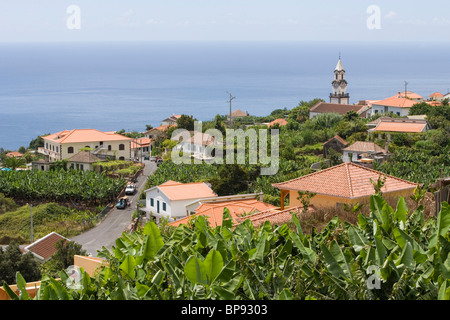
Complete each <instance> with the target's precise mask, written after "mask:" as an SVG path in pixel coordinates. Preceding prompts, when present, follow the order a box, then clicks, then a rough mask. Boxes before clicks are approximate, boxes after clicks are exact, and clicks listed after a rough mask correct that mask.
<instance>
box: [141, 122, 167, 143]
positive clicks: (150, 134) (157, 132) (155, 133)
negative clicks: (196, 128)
mask: <svg viewBox="0 0 450 320" xmlns="http://www.w3.org/2000/svg"><path fill="white" fill-rule="evenodd" d="M170 127H174V125H173V124H170V125H169V124H167V125H163V126H159V127H155V128H151V129H150V130H147V131H146V132H144V137H145V138H149V139H153V140H154V139H156V138H158V137H159V136H161V135H162V134H163V133H164V132H165V131H167V129H169V128H170Z"/></svg>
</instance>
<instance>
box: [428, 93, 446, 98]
mask: <svg viewBox="0 0 450 320" xmlns="http://www.w3.org/2000/svg"><path fill="white" fill-rule="evenodd" d="M428 97H429V98H443V97H444V95H443V94H442V93H440V92H435V93H432V94H430V95H429V96H428Z"/></svg>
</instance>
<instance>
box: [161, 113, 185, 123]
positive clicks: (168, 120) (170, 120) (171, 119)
mask: <svg viewBox="0 0 450 320" xmlns="http://www.w3.org/2000/svg"><path fill="white" fill-rule="evenodd" d="M180 117H181V114H177V115H175V114H172V115H171V116H170V117H168V118H166V119H164V120H163V121H161V126H173V125H177V120H178V119H179V118H180Z"/></svg>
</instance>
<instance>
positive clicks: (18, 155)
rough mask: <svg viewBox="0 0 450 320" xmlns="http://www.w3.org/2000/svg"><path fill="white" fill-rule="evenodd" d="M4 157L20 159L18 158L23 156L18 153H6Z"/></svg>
mask: <svg viewBox="0 0 450 320" xmlns="http://www.w3.org/2000/svg"><path fill="white" fill-rule="evenodd" d="M6 156H7V157H9V158H11V157H15V158H20V157H23V154H22V153H20V152H18V151H11V152H8V153H7V154H6Z"/></svg>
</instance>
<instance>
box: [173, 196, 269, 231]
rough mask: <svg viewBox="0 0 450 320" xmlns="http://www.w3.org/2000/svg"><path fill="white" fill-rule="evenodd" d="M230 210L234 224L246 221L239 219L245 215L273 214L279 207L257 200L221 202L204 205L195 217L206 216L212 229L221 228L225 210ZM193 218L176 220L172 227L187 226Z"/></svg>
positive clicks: (199, 208) (198, 209)
mask: <svg viewBox="0 0 450 320" xmlns="http://www.w3.org/2000/svg"><path fill="white" fill-rule="evenodd" d="M225 208H228V210H229V211H230V215H231V217H232V219H233V221H234V222H237V221H240V220H241V219H245V218H246V217H242V218H239V216H240V215H242V214H244V213H247V214H249V213H255V212H272V211H273V210H275V209H276V208H277V207H275V206H273V205H271V204H268V203H265V202H262V201H259V200H256V199H241V200H232V201H221V202H214V203H202V204H201V205H200V206H199V207H198V208H197V209H196V210H195V214H194V215H193V216H198V215H202V216H206V217H207V219H208V221H209V223H210V225H211V226H212V227H215V226H221V225H222V218H223V210H224V209H225ZM191 217H192V216H189V217H186V218H183V219H179V220H176V221H174V222H172V223H170V225H172V226H179V225H180V224H185V223H187V222H188V221H189V219H190V218H191Z"/></svg>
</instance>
